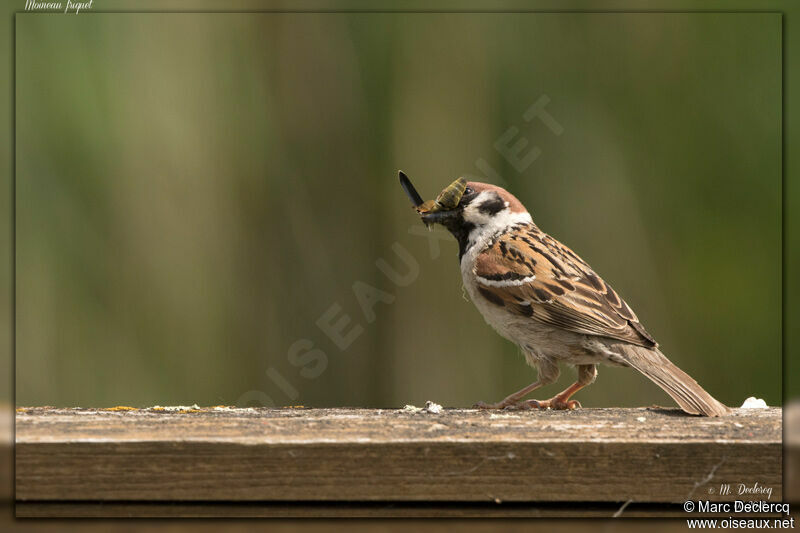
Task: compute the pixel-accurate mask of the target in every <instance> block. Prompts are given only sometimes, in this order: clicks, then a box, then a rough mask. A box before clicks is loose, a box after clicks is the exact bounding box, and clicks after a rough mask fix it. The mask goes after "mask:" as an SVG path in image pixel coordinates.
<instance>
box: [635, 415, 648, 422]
mask: <svg viewBox="0 0 800 533" xmlns="http://www.w3.org/2000/svg"><path fill="white" fill-rule="evenodd" d="M636 420H638V421H639V422H644V421H646V420H647V419H646V418H645V417H643V416H637V417H636Z"/></svg>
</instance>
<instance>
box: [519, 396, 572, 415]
mask: <svg viewBox="0 0 800 533" xmlns="http://www.w3.org/2000/svg"><path fill="white" fill-rule="evenodd" d="M580 407H581V402H579V401H578V400H564V399H562V398H559V397H558V396H556V397H555V398H550V399H549V400H523V401H521V402H518V403H515V404H511V405H507V406H505V407H504V409H506V410H508V411H527V410H530V409H555V410H557V411H572V410H574V409H579V408H580Z"/></svg>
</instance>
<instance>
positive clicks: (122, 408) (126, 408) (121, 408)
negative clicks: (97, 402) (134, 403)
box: [103, 405, 139, 411]
mask: <svg viewBox="0 0 800 533" xmlns="http://www.w3.org/2000/svg"><path fill="white" fill-rule="evenodd" d="M138 410H139V409H137V408H136V407H130V406H128V405H117V406H116V407H109V408H107V409H103V411H138Z"/></svg>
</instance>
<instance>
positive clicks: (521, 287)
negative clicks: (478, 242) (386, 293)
mask: <svg viewBox="0 0 800 533" xmlns="http://www.w3.org/2000/svg"><path fill="white" fill-rule="evenodd" d="M475 276H476V279H477V281H478V291H479V292H480V294H481V295H482V296H484V297H485V298H487V299H488V300H489V301H490V302H492V303H494V304H496V305H502V306H504V307H506V308H508V309H509V310H510V311H512V312H515V313H518V314H520V315H524V316H528V317H530V318H531V319H533V320H538V321H541V322H544V323H546V324H549V325H551V326H554V327H557V328H561V329H565V330H568V331H573V332H575V333H583V334H586V335H598V336H601V337H610V338H612V339H619V340H623V341H626V342H631V343H633V344H637V345H639V346H644V347H648V348H651V347H655V346H657V343H656V341H655V340H654V339H653V337H651V336H650V334H649V333H647V331H645V329H644V327H643V326H642V325H641V324H640V323H639V319H638V318H636V315H635V314H634V312H633V311H632V310H631V308H630V307H628V304H626V303H625V301H624V300H622V298H620V297H619V296H617V293H616V292H614V289H612V288H611V287H610V286H609V285H608V283H606V282H605V281H603V280H602V279H601V278H600V277H599V276H598V275H597V274H595V273H594V271H593V270H592V269H591V267H590V266H589V265H588V264H587V263H586V262H585V261H583V260H582V259H581V258H580V257H578V256H577V255H576V254H575V253H574V252H573V251H572V250H570V249H569V248H567V247H566V246H564V245H563V244H561V243H560V242H558V241H557V240H555V239H553V238H552V237H550V236H549V235H546V234H544V233H542V232H541V231H539V230H538V228H536V227H535V226H526V227H521V228H517V229H515V230H513V231H511V232H508V233H505V234H503V235H502V236H500V237H499V238H497V239H496V240H495V241H494V242H493V243H492V244H491V245H490V246H489V247H488V248H487V249H486V250H484V251H483V252H482V253H481V254H479V255H478V257H477V259H476V261H475Z"/></svg>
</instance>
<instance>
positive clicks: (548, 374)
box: [473, 360, 559, 409]
mask: <svg viewBox="0 0 800 533" xmlns="http://www.w3.org/2000/svg"><path fill="white" fill-rule="evenodd" d="M537 367H538V370H539V379H537V380H536V381H534V382H533V383H531V384H530V385H528V386H527V387H524V388H522V389H520V390H518V391H517V392H515V393H514V394H511V395H509V396H507V397H506V398H505V399H504V400H502V401H500V402H497V403H485V402H478V403H476V404H475V405H474V406H473V407H475V408H476V409H505V408H513V407H515V406H519V405H521V404H523V403H525V402H520V400H522V398H524V397H525V396H527V395H528V394H530V393H531V392H533V391H535V390H536V389H538V388H539V387H544V386H545V385H549V384H550V383H553V382H554V381H555V380H557V379H558V374H559V370H558V365H557V364H556V363H553V362H551V361H549V360H540V361H537Z"/></svg>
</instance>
